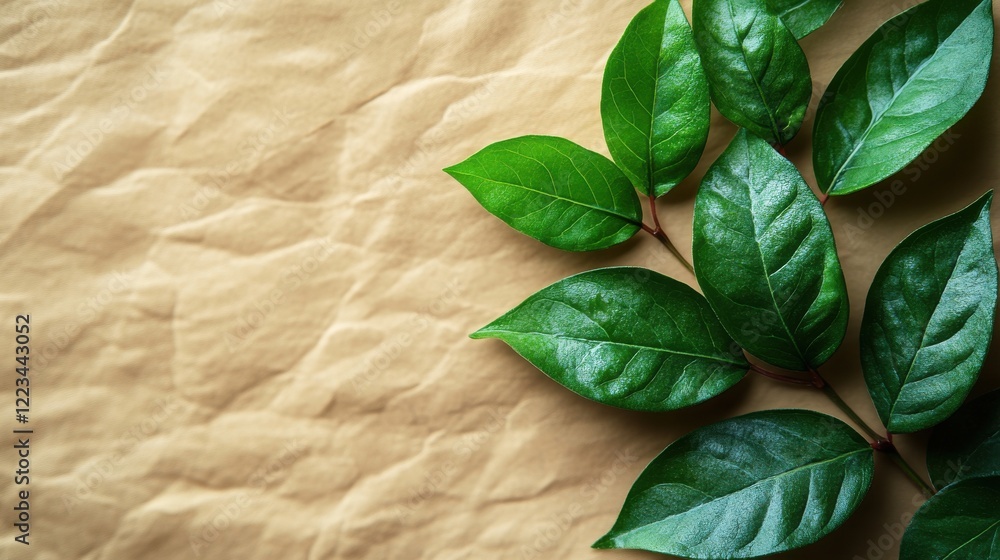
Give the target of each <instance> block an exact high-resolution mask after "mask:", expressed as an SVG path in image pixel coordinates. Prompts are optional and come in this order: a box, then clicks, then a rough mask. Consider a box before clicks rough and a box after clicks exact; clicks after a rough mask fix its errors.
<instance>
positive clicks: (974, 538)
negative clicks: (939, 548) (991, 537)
mask: <svg viewBox="0 0 1000 560" xmlns="http://www.w3.org/2000/svg"><path fill="white" fill-rule="evenodd" d="M998 526H1000V519H998V520H996V521H994V522H993V523H992V524H991V525H990V526H989V527H987V528H985V529H983V530H982V531H981V532H980V533H979V534H977V535H976V536H974V537H972V538H971V539H969V540H967V541H965V542H964V543H962V544H961V545H959V546H958V547H957V548H955V549H954V550H952V551H951V552H949V553H948V555H947V556H945V557H944V558H942V559H941V560H948V559H949V558H951V557H952V555H953V554H955V553H956V552H958V551H959V550H962V549H963V548H965V547H966V546H968V545H969V544H970V543H972V541H974V540H976V539H978V538H979V537H981V536H983V535H985V534H986V533H988V532H989V531H991V530H993V529H994V528H996V527H998Z"/></svg>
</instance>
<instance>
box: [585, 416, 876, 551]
mask: <svg viewBox="0 0 1000 560" xmlns="http://www.w3.org/2000/svg"><path fill="white" fill-rule="evenodd" d="M873 454H874V453H873V451H872V449H871V447H870V446H869V444H868V442H866V441H865V440H864V438H862V437H861V436H860V435H858V434H857V433H856V432H855V431H854V430H852V429H851V428H850V427H848V426H847V425H846V424H844V423H843V422H841V421H840V420H837V419H836V418H833V417H830V416H826V415H824V414H820V413H818V412H812V411H807V410H770V411H766V412H756V413H753V414H748V415H746V416H740V417H737V418H733V419H730V420H725V421H723V422H720V423H718V424H713V425H710V426H706V427H704V428H700V429H698V430H695V431H693V432H691V433H690V434H688V435H686V436H684V437H682V438H681V439H679V440H677V441H676V442H674V443H673V444H671V445H670V446H669V447H667V448H666V449H665V450H664V451H663V453H661V454H660V455H659V456H658V457H657V458H656V459H654V460H653V462H652V463H650V464H649V466H648V467H646V470H645V471H643V473H642V474H641V475H640V476H639V478H638V480H636V481H635V484H634V485H633V486H632V490H631V491H629V494H628V498H626V499H625V505H624V506H622V511H621V514H620V515H619V517H618V521H617V522H616V523H615V525H614V527H613V528H612V529H611V531H610V532H609V533H608V534H607V535H605V536H604V537H602V538H601V539H600V540H598V541H597V542H596V543H595V544H594V547H595V548H636V549H642V550H650V551H653V552H661V553H664V554H672V555H675V556H681V557H684V558H727V559H729V558H753V557H756V556H764V555H767V554H775V553H778V552H782V551H785V550H790V549H793V548H798V547H801V546H805V545H807V544H811V543H814V542H816V541H817V540H819V539H821V538H822V537H824V536H826V535H827V534H829V533H830V532H831V531H833V530H834V529H836V528H837V527H838V526H839V525H840V524H841V523H843V522H844V521H845V520H846V519H847V518H848V517H850V515H851V513H853V512H854V510H855V508H857V506H858V504H859V503H861V500H862V498H864V496H865V493H867V491H868V487H869V485H870V484H871V480H872V473H873V471H874V457H873Z"/></svg>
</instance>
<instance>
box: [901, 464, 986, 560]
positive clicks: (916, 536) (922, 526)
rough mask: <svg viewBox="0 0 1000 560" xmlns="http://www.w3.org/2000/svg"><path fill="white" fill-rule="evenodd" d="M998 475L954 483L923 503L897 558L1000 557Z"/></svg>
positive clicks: (952, 559) (958, 559)
mask: <svg viewBox="0 0 1000 560" xmlns="http://www.w3.org/2000/svg"><path fill="white" fill-rule="evenodd" d="M997 504H1000V478H998V477H990V478H975V479H969V480H963V481H961V482H958V483H955V484H953V485H951V486H949V487H947V488H945V489H944V490H942V491H941V492H938V493H937V494H936V495H934V496H933V497H932V498H931V499H930V500H928V501H927V503H926V504H924V505H923V507H921V508H920V509H919V510H918V511H917V514H916V515H915V516H914V517H913V521H911V522H910V526H909V527H907V529H906V533H905V534H904V535H903V542H902V544H901V545H900V550H899V559H900V560H943V559H945V558H947V559H948V560H998V559H1000V507H998V505H997Z"/></svg>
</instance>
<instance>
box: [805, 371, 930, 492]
mask: <svg viewBox="0 0 1000 560" xmlns="http://www.w3.org/2000/svg"><path fill="white" fill-rule="evenodd" d="M809 374H810V375H812V378H813V381H812V384H813V385H814V386H815V387H816V388H818V389H820V390H822V391H823V394H825V395H826V396H827V398H828V399H830V401H831V402H833V404H835V405H836V406H837V408H839V409H840V410H841V411H842V412H843V413H844V414H846V415H847V416H848V417H849V418H850V419H851V420H852V421H853V422H854V423H855V424H856V425H857V426H858V427H859V428H861V430H862V431H864V432H865V433H866V434H868V436H869V437H871V438H872V439H874V440H875V441H873V442H871V446H872V449H874V450H875V451H880V452H882V453H885V454H886V455H888V456H889V458H890V459H892V462H893V463H895V464H896V466H898V467H899V468H900V470H902V471H903V473H904V474H905V475H906V476H908V477H909V478H910V480H912V481H913V483H914V484H916V485H917V487H918V488H920V490H921V491H922V492H923V493H924V494H926V495H927V496H933V495H934V493H935V492H934V488H932V487H931V485H930V484H927V482H925V481H924V479H923V478H921V477H920V475H919V474H917V471H916V470H914V469H913V467H911V466H910V464H909V463H907V462H906V459H904V458H903V456H902V455H900V454H899V450H898V449H896V446H895V445H894V444H893V442H892V434H891V433H888V432H887V433H886V435H885V436H884V437H883V436H881V435H879V434H878V432H876V431H875V430H874V429H872V427H871V426H869V425H868V424H867V423H865V421H864V420H862V419H861V417H860V416H859V415H858V413H857V412H854V409H852V408H851V407H850V406H849V405H848V404H847V403H846V402H844V399H842V398H841V397H840V395H839V394H838V393H837V391H835V390H834V388H833V386H832V385H830V383H829V382H828V381H827V380H826V379H824V378H823V376H822V375H820V373H819V371H817V370H816V369H814V368H810V370H809Z"/></svg>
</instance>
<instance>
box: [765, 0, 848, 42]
mask: <svg viewBox="0 0 1000 560" xmlns="http://www.w3.org/2000/svg"><path fill="white" fill-rule="evenodd" d="M767 3H768V6H770V8H771V11H773V12H774V13H776V14H778V15H779V16H780V17H781V21H783V22H785V26H786V27H788V29H789V31H791V32H792V34H793V35H795V38H796V39H801V38H803V37H805V36H806V35H808V34H810V33H812V32H813V31H816V30H817V29H819V28H820V27H821V26H822V25H823V24H824V23H826V22H827V20H829V19H830V16H832V15H833V13H834V12H836V11H837V10H839V9H840V7H841V6H842V5H843V4H844V0H767Z"/></svg>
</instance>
